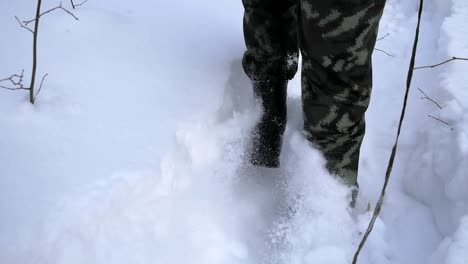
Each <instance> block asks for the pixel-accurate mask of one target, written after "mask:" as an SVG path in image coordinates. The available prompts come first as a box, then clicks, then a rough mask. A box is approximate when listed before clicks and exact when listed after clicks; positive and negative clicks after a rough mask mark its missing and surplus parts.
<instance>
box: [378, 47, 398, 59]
mask: <svg viewBox="0 0 468 264" xmlns="http://www.w3.org/2000/svg"><path fill="white" fill-rule="evenodd" d="M375 50H376V51H380V52H382V53H385V54H386V55H387V56H390V57H395V56H393V55H392V54H390V53H388V52H386V51H385V50H383V49H378V48H375Z"/></svg>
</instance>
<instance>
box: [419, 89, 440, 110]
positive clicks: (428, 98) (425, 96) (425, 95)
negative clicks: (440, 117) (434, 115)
mask: <svg viewBox="0 0 468 264" xmlns="http://www.w3.org/2000/svg"><path fill="white" fill-rule="evenodd" d="M418 90H419V91H420V92H421V93H422V94H423V95H424V97H421V99H422V100H424V99H427V100H429V101H431V102H433V103H434V104H435V105H437V107H439V109H443V107H442V106H440V105H439V104H438V103H437V102H436V101H435V100H433V99H432V98H430V97H429V96H428V95H427V94H426V93H425V92H424V91H423V90H421V89H420V88H418Z"/></svg>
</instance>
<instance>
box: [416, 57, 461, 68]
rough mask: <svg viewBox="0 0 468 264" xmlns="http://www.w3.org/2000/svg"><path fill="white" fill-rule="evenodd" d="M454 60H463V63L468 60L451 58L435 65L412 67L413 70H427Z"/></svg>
mask: <svg viewBox="0 0 468 264" xmlns="http://www.w3.org/2000/svg"><path fill="white" fill-rule="evenodd" d="M454 60H463V61H468V58H459V57H452V58H451V59H448V60H446V61H443V62H441V63H437V64H434V65H427V66H420V67H414V69H415V70H420V69H428V68H431V69H432V68H435V67H439V66H440V65H443V64H446V63H449V62H451V61H454Z"/></svg>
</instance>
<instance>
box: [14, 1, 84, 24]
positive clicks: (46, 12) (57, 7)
mask: <svg viewBox="0 0 468 264" xmlns="http://www.w3.org/2000/svg"><path fill="white" fill-rule="evenodd" d="M82 4H83V3H82ZM57 9H61V10H63V11H64V12H66V13H68V14H69V15H70V16H72V17H73V18H74V19H75V20H79V19H78V17H76V16H75V14H73V13H72V12H71V11H69V10H68V9H66V8H64V7H63V6H62V2H60V4H59V5H58V6H56V7H54V8H51V9H49V10H47V11H45V12H43V13H40V14H39V16H36V18H34V19H31V20H25V21H23V25H25V26H27V25H29V24H30V23H32V22H34V21H36V20H37V19H39V18H40V17H42V16H43V15H45V14H48V13H50V12H52V11H55V10H57Z"/></svg>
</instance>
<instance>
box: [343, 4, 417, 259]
mask: <svg viewBox="0 0 468 264" xmlns="http://www.w3.org/2000/svg"><path fill="white" fill-rule="evenodd" d="M423 6H424V0H420V1H419V11H418V23H417V26H416V32H415V36H414V43H413V49H412V53H411V60H410V65H409V69H408V75H407V78H406V92H405V98H404V100H403V108H402V109H401V116H400V121H399V123H398V131H397V135H396V139H395V144H394V145H393V148H392V153H391V154H390V159H389V161H388V165H387V171H386V172H385V180H384V184H383V186H382V190H381V193H380V197H379V200H378V201H377V204H376V205H375V209H374V213H373V215H372V218H371V220H370V222H369V225H368V226H367V230H366V232H365V233H364V236H363V237H362V240H361V242H360V243H359V246H358V248H357V250H356V253H355V254H354V257H353V261H352V264H356V263H357V262H358V258H359V255H360V254H361V250H362V249H363V248H364V245H365V244H366V242H367V239H368V238H369V236H370V235H371V233H372V230H373V229H374V225H375V221H376V220H377V218H378V217H379V215H380V212H381V210H382V206H383V202H384V199H385V193H386V191H387V186H388V183H389V182H390V177H391V175H392V170H393V165H394V163H395V157H396V153H397V150H398V142H399V138H400V134H401V129H402V126H403V121H404V119H405V114H406V107H407V104H408V97H409V93H410V90H411V82H412V80H413V73H414V62H415V60H416V53H417V49H418V42H419V32H420V27H421V20H422V13H423Z"/></svg>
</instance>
